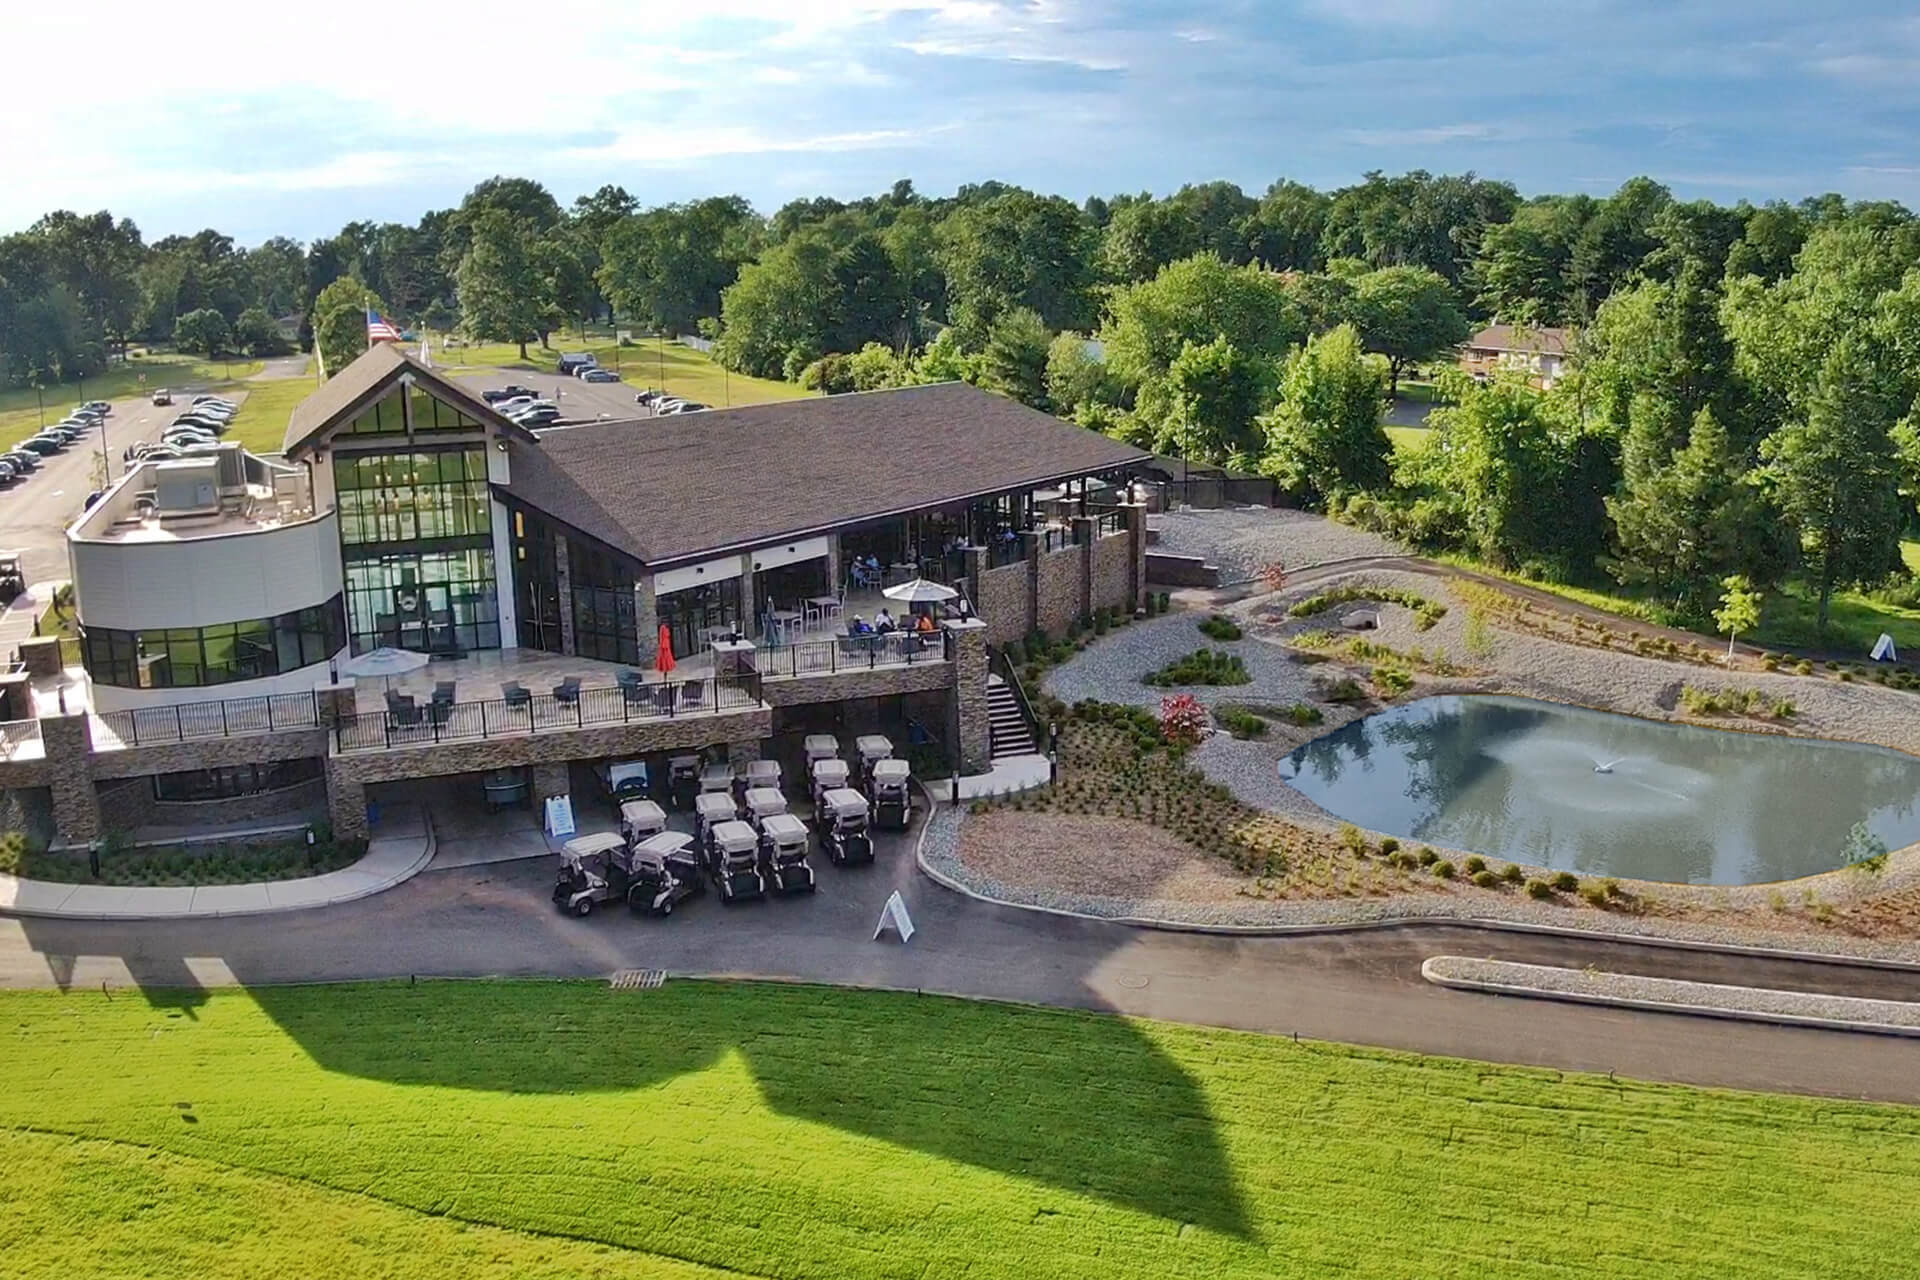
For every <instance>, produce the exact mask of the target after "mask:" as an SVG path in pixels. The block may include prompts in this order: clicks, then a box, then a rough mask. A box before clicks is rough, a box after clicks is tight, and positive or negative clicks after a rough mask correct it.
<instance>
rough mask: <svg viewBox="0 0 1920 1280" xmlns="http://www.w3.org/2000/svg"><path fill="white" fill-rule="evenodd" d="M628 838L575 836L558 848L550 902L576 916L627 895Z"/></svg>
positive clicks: (617, 834)
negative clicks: (557, 868)
mask: <svg viewBox="0 0 1920 1280" xmlns="http://www.w3.org/2000/svg"><path fill="white" fill-rule="evenodd" d="M626 852H627V841H626V838H625V837H624V836H622V835H620V834H619V833H617V832H612V831H607V832H601V833H600V834H597V835H588V836H575V837H574V838H573V839H571V840H569V841H567V842H566V843H565V844H564V845H562V846H561V847H560V875H559V878H558V879H556V880H555V881H554V884H553V905H554V906H556V907H559V908H560V909H561V910H562V911H566V912H569V913H571V914H573V915H576V916H586V915H592V914H593V909H594V907H595V906H596V905H597V904H599V903H602V902H618V901H619V900H620V899H622V898H624V897H626V896H627V885H626V880H627V861H626Z"/></svg>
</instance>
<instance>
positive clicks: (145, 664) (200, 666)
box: [81, 596, 347, 689]
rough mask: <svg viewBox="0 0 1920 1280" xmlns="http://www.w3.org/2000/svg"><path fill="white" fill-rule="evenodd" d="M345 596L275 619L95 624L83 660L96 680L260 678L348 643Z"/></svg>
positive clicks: (134, 684) (193, 683)
mask: <svg viewBox="0 0 1920 1280" xmlns="http://www.w3.org/2000/svg"><path fill="white" fill-rule="evenodd" d="M346 642H347V641H346V623H345V620H344V618H343V616H342V612H341V599H340V597H339V596H335V597H334V598H333V599H331V600H329V601H327V602H326V603H325V604H319V605H314V606H312V607H310V608H306V609H296V610H294V611H292V612H290V613H283V614H280V615H279V616H277V617H272V618H251V619H248V620H246V621H242V622H219V623H214V624H211V625H209V626H204V627H172V628H151V629H148V630H142V631H128V630H122V629H119V628H116V627H87V628H85V629H84V635H83V636H82V637H81V657H82V660H83V661H84V662H85V663H86V667H87V674H88V675H89V676H90V677H92V679H93V681H94V682H95V683H96V684H104V685H112V686H114V687H116V688H121V689H184V688H194V687H197V686H201V685H214V684H231V683H233V682H234V681H236V680H259V679H263V678H265V677H267V676H276V675H280V674H282V673H283V672H288V671H297V670H299V669H300V668H302V667H310V666H313V665H314V664H315V663H319V662H325V661H326V660H327V659H328V658H330V657H332V656H333V655H334V654H336V653H338V652H339V651H340V650H341V649H342V648H343V647H344V646H345V645H346Z"/></svg>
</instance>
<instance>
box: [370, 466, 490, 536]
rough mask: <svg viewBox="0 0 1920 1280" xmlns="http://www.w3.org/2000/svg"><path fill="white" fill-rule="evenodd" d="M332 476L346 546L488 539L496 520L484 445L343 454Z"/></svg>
mask: <svg viewBox="0 0 1920 1280" xmlns="http://www.w3.org/2000/svg"><path fill="white" fill-rule="evenodd" d="M333 481H334V488H335V491H336V493H337V495H338V497H337V502H338V505H339V509H340V544H341V545H342V546H343V547H356V546H367V545H377V544H380V543H393V542H419V541H422V540H425V541H433V540H436V539H443V538H475V539H484V538H486V537H487V535H488V533H489V531H490V530H491V528H492V520H491V518H490V511H491V505H490V495H489V490H488V487H487V455H486V450H485V449H483V448H461V447H455V448H444V449H431V448H429V449H416V450H411V451H409V452H405V453H370V454H336V455H335V456H334V460H333Z"/></svg>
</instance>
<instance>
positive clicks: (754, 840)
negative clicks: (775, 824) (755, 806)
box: [713, 821, 760, 855]
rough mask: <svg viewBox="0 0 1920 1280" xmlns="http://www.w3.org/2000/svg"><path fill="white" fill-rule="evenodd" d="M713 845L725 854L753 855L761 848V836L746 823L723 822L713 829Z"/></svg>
mask: <svg viewBox="0 0 1920 1280" xmlns="http://www.w3.org/2000/svg"><path fill="white" fill-rule="evenodd" d="M713 845H714V848H716V849H718V850H720V852H722V853H725V854H730V855H739V854H749V855H751V854H753V853H754V852H756V851H757V850H758V849H759V848H760V835H759V833H758V832H756V831H755V830H754V829H753V828H752V827H750V826H748V825H747V824H746V823H744V822H737V821H733V822H721V823H717V824H716V825H715V826H714V828H713Z"/></svg>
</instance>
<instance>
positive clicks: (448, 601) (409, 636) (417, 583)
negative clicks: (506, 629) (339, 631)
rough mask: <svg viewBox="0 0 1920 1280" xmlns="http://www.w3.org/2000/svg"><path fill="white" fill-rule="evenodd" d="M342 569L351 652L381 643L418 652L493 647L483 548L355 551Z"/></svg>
mask: <svg viewBox="0 0 1920 1280" xmlns="http://www.w3.org/2000/svg"><path fill="white" fill-rule="evenodd" d="M345 569H346V575H347V624H348V627H349V630H350V633H351V637H352V641H353V651H354V652H355V653H365V652H366V651H367V650H369V649H377V648H380V647H381V646H383V645H384V646H386V647H388V648H392V649H411V650H413V651H415V652H418V653H463V652H466V651H468V650H473V649H498V648H499V647H500V604H499V600H498V599H497V598H496V597H495V596H494V565H493V551H492V549H491V548H490V547H464V548H458V549H453V550H444V551H398V550H396V551H390V552H384V553H380V554H374V555H369V554H366V553H365V552H362V553H361V554H359V555H357V556H356V557H355V558H353V559H351V560H349V561H347V563H346V566H345Z"/></svg>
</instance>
